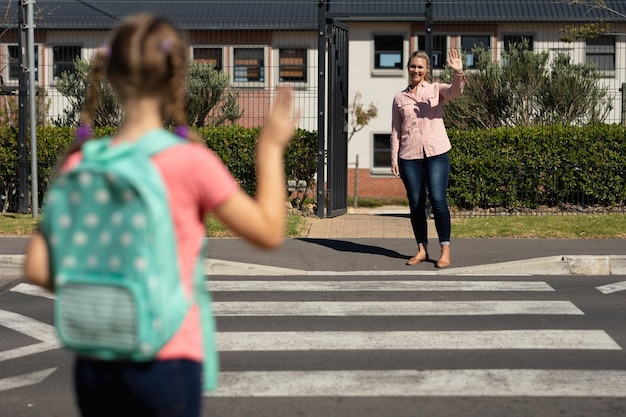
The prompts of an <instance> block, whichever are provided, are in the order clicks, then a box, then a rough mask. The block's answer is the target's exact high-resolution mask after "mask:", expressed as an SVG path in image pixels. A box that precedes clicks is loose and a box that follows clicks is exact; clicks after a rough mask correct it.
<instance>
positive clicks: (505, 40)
mask: <svg viewBox="0 0 626 417" xmlns="http://www.w3.org/2000/svg"><path fill="white" fill-rule="evenodd" d="M511 38H517V39H516V40H514V41H513V42H511V40H512V39H511ZM524 38H526V39H528V41H529V42H528V46H529V48H530V49H529V50H530V51H531V52H532V51H534V43H535V35H533V34H530V33H507V34H506V35H502V49H503V50H505V51H508V50H509V49H510V47H509V45H510V44H511V43H519V42H522V41H523V40H524Z"/></svg>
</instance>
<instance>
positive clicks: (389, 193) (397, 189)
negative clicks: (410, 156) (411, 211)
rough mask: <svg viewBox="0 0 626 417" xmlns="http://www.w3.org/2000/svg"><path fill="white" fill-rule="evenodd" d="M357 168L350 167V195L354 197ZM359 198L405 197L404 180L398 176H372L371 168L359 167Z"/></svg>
mask: <svg viewBox="0 0 626 417" xmlns="http://www.w3.org/2000/svg"><path fill="white" fill-rule="evenodd" d="M355 171H356V170H355V169H354V168H352V169H348V196H349V197H354V177H355ZM358 179H359V184H358V191H359V198H380V199H387V198H389V199H391V198H405V197H406V191H405V189H404V185H403V184H402V180H400V179H399V178H396V177H379V176H376V177H374V176H372V175H371V174H370V170H369V169H367V168H365V169H359V178H358Z"/></svg>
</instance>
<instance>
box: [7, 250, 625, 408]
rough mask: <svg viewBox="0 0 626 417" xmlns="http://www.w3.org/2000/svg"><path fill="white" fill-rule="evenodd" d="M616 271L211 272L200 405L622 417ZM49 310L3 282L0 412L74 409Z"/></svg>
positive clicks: (620, 301) (44, 301) (48, 304)
mask: <svg viewBox="0 0 626 417" xmlns="http://www.w3.org/2000/svg"><path fill="white" fill-rule="evenodd" d="M390 250H393V249H390ZM278 266H281V265H278ZM282 266H283V267H287V266H288V265H286V264H282ZM622 279H623V276H616V275H593V276H590V275H566V276H564V275H543V276H542V275H448V276H446V275H437V276H433V275H428V274H426V275H424V274H422V275H420V274H418V275H416V276H407V275H404V274H402V273H399V274H394V273H393V272H390V271H388V273H383V272H382V271H381V270H379V271H378V273H377V274H362V273H361V274H356V275H350V274H342V273H324V274H319V275H313V274H310V273H307V274H303V275H288V274H285V275H280V276H258V275H257V276H250V275H247V276H241V275H214V276H212V277H211V279H210V280H209V283H208V286H209V287H210V288H211V292H212V295H213V301H214V304H213V308H214V311H215V313H216V316H217V321H218V329H219V333H218V344H219V346H220V351H221V371H222V374H221V384H220V388H219V390H218V391H217V392H216V393H213V394H208V395H207V396H206V397H205V400H204V403H205V407H204V416H224V417H226V416H228V417H231V416H232V417H235V416H236V417H242V416H316V417H317V416H319V417H322V416H324V417H327V416H346V417H347V416H365V417H373V416H394V417H395V416H481V417H502V416H507V417H515V416H525V417H526V416H539V417H542V416H568V417H569V416H589V417H592V416H593V417H604V416H623V415H624V413H625V412H626V354H625V353H624V349H623V347H624V346H626V330H625V329H624V326H623V323H624V319H625V318H626V317H625V316H626V310H625V309H624V306H625V305H626V299H625V297H626V294H625V293H624V292H623V291H620V290H616V289H615V288H616V287H615V286H611V284H615V283H616V282H620V281H621V280H622ZM51 309H52V300H51V299H50V298H47V297H46V294H45V293H41V292H38V291H34V292H33V289H32V288H31V287H29V286H27V285H24V283H23V281H21V280H20V279H5V280H3V281H0V363H1V366H0V404H2V407H1V410H0V416H11V417H15V416H24V417H41V416H59V417H74V416H77V413H76V409H75V407H74V399H73V394H72V387H71V371H72V369H71V368H72V357H71V355H70V354H69V353H68V352H66V351H64V350H63V349H60V348H58V347H57V346H55V345H54V337H53V329H52V328H51V327H50V324H51V313H52V310H51ZM112 400H113V399H112Z"/></svg>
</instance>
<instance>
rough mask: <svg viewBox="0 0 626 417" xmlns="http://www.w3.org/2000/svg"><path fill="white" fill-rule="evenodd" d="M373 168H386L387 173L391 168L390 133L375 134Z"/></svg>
mask: <svg viewBox="0 0 626 417" xmlns="http://www.w3.org/2000/svg"><path fill="white" fill-rule="evenodd" d="M372 155H373V158H372V159H373V160H372V168H374V169H376V168H379V169H380V168H385V169H386V170H387V171H388V170H389V167H390V166H391V144H390V143H389V133H385V134H381V133H375V134H374V149H373V152H372Z"/></svg>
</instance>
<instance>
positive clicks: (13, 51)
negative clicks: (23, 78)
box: [7, 45, 39, 81]
mask: <svg viewBox="0 0 626 417" xmlns="http://www.w3.org/2000/svg"><path fill="white" fill-rule="evenodd" d="M7 48H8V52H9V81H18V80H19V78H20V56H19V47H18V46H17V45H9V46H7ZM38 51H39V48H38V45H35V69H37V70H38V69H39V52H38ZM35 81H39V71H35Z"/></svg>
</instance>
